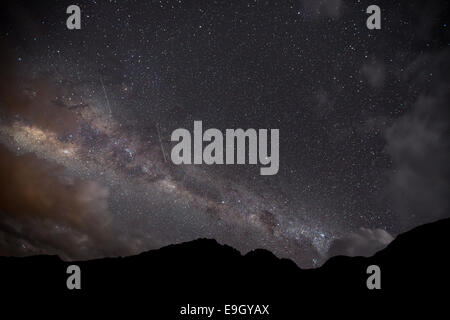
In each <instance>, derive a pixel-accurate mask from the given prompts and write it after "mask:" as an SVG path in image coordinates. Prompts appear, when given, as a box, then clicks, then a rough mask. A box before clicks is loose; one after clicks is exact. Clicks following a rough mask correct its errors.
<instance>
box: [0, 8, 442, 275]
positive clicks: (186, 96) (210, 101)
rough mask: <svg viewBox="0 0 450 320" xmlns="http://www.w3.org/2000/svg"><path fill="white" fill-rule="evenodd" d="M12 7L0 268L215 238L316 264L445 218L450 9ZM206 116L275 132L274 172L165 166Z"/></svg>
mask: <svg viewBox="0 0 450 320" xmlns="http://www.w3.org/2000/svg"><path fill="white" fill-rule="evenodd" d="M3 2H5V3H3ZM3 2H2V5H1V17H0V19H1V29H0V49H1V55H0V63H1V68H0V70H1V72H0V120H1V121H0V177H1V180H0V181H1V184H0V254H1V255H18V256H22V255H31V254H39V253H45V254H59V255H60V256H62V257H63V258H65V259H87V258H95V257H99V256H116V255H129V254H135V253H139V252H142V251H145V250H149V249H155V248H159V247H161V246H164V245H168V244H172V243H178V242H182V241H189V240H193V239H196V238H205V237H206V238H215V239H217V240H218V241H219V242H220V243H225V244H229V245H232V246H233V247H235V248H237V249H239V250H241V251H242V252H246V251H248V250H251V249H255V248H265V249H269V250H271V251H272V252H274V253H275V254H276V255H277V256H280V257H287V258H290V259H292V260H294V261H295V262H296V263H298V264H299V265H301V266H307V267H309V266H316V265H319V264H321V263H323V262H324V261H325V259H326V258H327V257H329V256H330V255H333V254H350V255H352V254H371V253H373V252H374V250H376V249H379V248H381V247H382V246H383V245H386V244H387V243H388V242H389V241H391V240H392V237H394V236H395V235H396V234H398V233H399V232H402V231H405V230H408V229H410V228H412V227H414V226H417V225H420V224H423V223H426V222H430V221H433V220H436V219H439V218H443V217H448V216H449V215H450V214H449V211H448V209H449V201H448V199H449V196H450V194H449V170H448V163H449V128H448V119H449V117H448V111H449V101H450V100H449V88H450V76H449V75H450V73H449V72H450V68H449V63H448V62H449V60H448V58H449V57H450V54H449V53H450V51H449V50H450V47H449V45H450V38H449V31H448V28H449V26H448V23H449V21H448V19H447V18H446V14H447V13H448V9H449V8H448V4H447V3H446V2H444V1H433V2H432V3H431V2H428V3H427V2H426V1H423V2H417V1H377V2H376V3H372V2H369V1H342V0H329V1H313V0H303V1H302V0H297V1H200V0H196V1H182V0H179V1H106V0H105V1H100V0H99V1H77V2H76V3H73V2H72V1H3ZM71 4H77V5H79V6H80V8H81V16H82V20H81V24H82V27H81V30H68V29H67V27H66V19H67V17H68V15H67V14H66V8H67V7H68V6H69V5H71ZM371 4H377V5H379V6H380V7H381V10H382V14H381V17H382V23H381V30H368V29H367V27H366V19H367V17H368V16H369V15H368V14H366V8H367V7H368V6H369V5H371ZM194 120H201V121H203V127H204V129H206V128H218V129H220V130H222V131H225V129H227V128H243V129H247V128H255V129H260V128H266V129H271V128H276V129H279V130H280V168H279V172H278V174H277V175H274V176H261V175H260V172H259V167H260V166H255V165H211V166H208V165H180V166H176V165H174V164H172V163H171V161H170V159H166V160H165V159H164V154H163V152H166V153H168V154H170V150H171V148H172V146H173V143H171V141H170V135H171V133H172V131H173V130H175V129H177V128H187V129H188V130H190V131H192V130H193V122H194ZM160 140H161V141H160Z"/></svg>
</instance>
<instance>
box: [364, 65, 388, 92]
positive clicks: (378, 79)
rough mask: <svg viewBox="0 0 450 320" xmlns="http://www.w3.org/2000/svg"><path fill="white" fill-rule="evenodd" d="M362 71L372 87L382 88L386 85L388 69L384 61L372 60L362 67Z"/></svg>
mask: <svg viewBox="0 0 450 320" xmlns="http://www.w3.org/2000/svg"><path fill="white" fill-rule="evenodd" d="M361 73H362V74H363V75H364V77H365V78H366V80H367V82H368V83H369V85H370V86H371V87H373V88H380V87H382V86H383V85H384V81H385V78H386V71H385V67H384V65H383V64H382V63H380V62H372V63H367V64H364V65H363V66H362V68H361Z"/></svg>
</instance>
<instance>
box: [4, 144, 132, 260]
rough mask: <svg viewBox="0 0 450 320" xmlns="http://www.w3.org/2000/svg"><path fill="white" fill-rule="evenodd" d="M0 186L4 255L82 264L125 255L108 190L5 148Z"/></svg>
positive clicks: (30, 155)
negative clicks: (41, 256) (114, 227)
mask: <svg viewBox="0 0 450 320" xmlns="http://www.w3.org/2000/svg"><path fill="white" fill-rule="evenodd" d="M0 181H1V182H2V185H3V187H2V188H0V253H5V254H12V255H27V254H37V253H41V252H45V253H51V254H59V255H60V256H62V257H63V258H66V259H81V258H86V257H93V256H103V255H108V254H113V253H115V254H117V252H120V249H123V246H122V244H121V243H119V242H118V241H117V240H116V239H115V238H114V237H113V232H112V229H111V217H110V215H109V212H108V202H107V200H108V189H107V188H106V187H104V186H101V185H100V184H98V183H96V182H94V181H86V180H80V179H77V178H74V177H69V176H67V175H65V173H64V170H63V168H61V167H59V166H57V165H54V164H52V163H50V162H48V161H45V160H43V159H39V158H38V157H36V156H35V155H34V154H25V155H16V154H14V153H13V152H11V151H10V150H8V149H7V148H5V147H3V146H1V145H0Z"/></svg>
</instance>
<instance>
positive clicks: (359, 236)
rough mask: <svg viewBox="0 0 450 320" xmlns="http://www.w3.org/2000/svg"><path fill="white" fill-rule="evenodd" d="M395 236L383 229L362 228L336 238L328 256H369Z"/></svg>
mask: <svg viewBox="0 0 450 320" xmlns="http://www.w3.org/2000/svg"><path fill="white" fill-rule="evenodd" d="M392 240H394V237H393V236H391V235H390V234H389V233H388V232H387V231H385V230H383V229H367V228H360V229H359V230H358V231H357V232H354V233H352V234H350V235H349V236H347V237H344V238H341V239H336V240H334V241H333V242H332V244H331V246H330V249H329V250H328V256H329V257H332V256H337V255H345V256H350V257H354V256H364V257H369V256H372V255H373V254H375V253H376V252H377V251H379V250H381V249H383V248H385V247H386V246H387V245H388V244H389V243H390V242H391V241H392Z"/></svg>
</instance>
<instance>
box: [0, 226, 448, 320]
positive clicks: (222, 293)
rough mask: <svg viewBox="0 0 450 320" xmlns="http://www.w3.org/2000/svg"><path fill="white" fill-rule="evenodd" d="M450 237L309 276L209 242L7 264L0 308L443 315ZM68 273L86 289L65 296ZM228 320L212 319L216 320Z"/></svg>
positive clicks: (433, 233)
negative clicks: (247, 307)
mask: <svg viewBox="0 0 450 320" xmlns="http://www.w3.org/2000/svg"><path fill="white" fill-rule="evenodd" d="M449 234H450V219H446V220H441V221H438V222H434V223H430V224H427V225H423V226H420V227H417V228H415V229H413V230H411V231H409V232H406V233H404V234H401V235H399V236H398V237H397V238H396V239H395V240H394V241H393V242H392V243H391V244H390V245H389V246H388V247H386V248H385V249H384V250H381V251H380V252H378V253H376V254H375V255H374V256H373V257H370V258H363V257H343V256H339V257H333V258H331V259H329V260H328V261H327V262H326V263H325V264H324V265H323V266H322V267H320V268H317V269H308V270H302V269H300V268H298V267H297V266H296V265H295V264H294V263H293V262H292V261H290V260H286V259H278V258H277V257H275V256H274V255H273V254H272V253H270V252H268V251H266V250H255V251H252V252H250V253H248V254H246V255H244V256H243V255H241V254H240V253H239V252H238V251H237V250H235V249H233V248H231V247H229V246H225V245H220V244H218V243H217V242H216V241H215V240H208V239H199V240H195V241H192V242H187V243H182V244H178V245H171V246H168V247H164V248H162V249H160V250H154V251H149V252H145V253H142V254H139V255H136V256H131V257H125V258H105V259H99V260H92V261H80V262H65V261H62V260H61V259H59V258H58V257H56V256H34V257H26V258H14V257H1V258H0V290H1V292H2V293H3V296H4V298H2V301H3V303H2V304H1V305H2V307H1V308H0V309H5V308H7V307H8V306H10V304H9V303H8V302H15V303H17V302H21V303H24V304H25V305H26V303H25V301H29V300H32V301H33V302H37V303H39V304H40V305H41V306H42V305H46V306H48V307H51V306H53V305H58V306H66V307H67V308H70V310H72V311H71V312H73V311H74V310H78V311H79V310H80V309H79V308H81V307H83V306H85V305H87V304H89V305H90V306H91V307H93V308H95V309H97V310H99V308H100V310H102V312H112V313H115V312H119V310H122V311H123V309H125V310H127V312H134V311H139V312H141V311H142V312H144V314H149V315H152V316H148V317H147V318H148V319H154V318H155V319H184V318H186V319H190V318H189V317H188V316H185V317H184V318H183V317H182V316H180V315H179V311H180V308H181V306H183V305H187V304H191V305H203V306H216V308H220V306H222V309H223V305H224V304H270V313H271V316H270V318H274V319H291V318H292V316H290V317H287V316H286V315H288V314H289V315H293V314H295V315H298V316H299V317H300V316H301V315H305V314H307V313H311V312H312V313H313V314H322V313H324V312H325V311H330V310H331V311H333V312H334V313H335V314H345V315H347V316H351V315H352V313H354V312H356V311H355V310H361V308H362V309H363V310H365V311H364V312H366V313H367V314H371V315H373V314H374V313H381V314H383V313H384V312H389V314H392V312H393V310H396V309H397V310H398V311H399V312H400V313H402V314H403V313H406V312H407V313H410V312H411V311H413V312H414V311H415V310H416V309H418V308H423V307H424V306H427V302H430V301H432V302H433V304H434V305H435V306H434V307H436V306H438V305H439V303H440V301H441V300H442V299H445V298H446V297H448V294H445V292H446V291H447V290H448V288H449V284H450V281H449V279H450V277H449V275H448V274H449V272H450V268H449V265H450V263H449V261H448V259H447V256H448V254H449V241H448V237H449ZM70 264H76V265H78V266H80V268H81V286H82V289H81V290H68V289H67V287H66V279H67V277H68V275H67V274H66V268H67V266H69V265H70ZM373 264H375V265H378V266H379V267H380V269H381V289H380V290H369V289H368V288H367V286H366V280H367V278H368V276H369V275H368V274H367V273H366V270H367V267H368V266H369V265H373ZM402 301H406V303H404V302H402ZM391 308H396V309H391ZM399 308H400V309H399ZM93 310H94V309H93ZM157 314H159V316H156V315H157ZM358 314H359V315H362V314H361V313H358ZM180 317H181V318H180ZM197 317H199V318H198V319H200V318H202V316H197ZM203 317H204V318H206V316H203ZM229 317H231V316H228V317H227V316H225V315H223V314H215V315H214V316H213V317H212V318H214V319H220V318H224V319H227V318H229ZM247 317H249V316H248V315H247ZM235 318H236V317H235ZM250 318H251V317H250ZM268 318H269V316H260V318H258V317H257V319H268ZM296 318H298V317H296ZM363 318H365V317H364V316H363ZM192 319H197V318H192ZM253 319H256V318H255V317H253Z"/></svg>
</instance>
